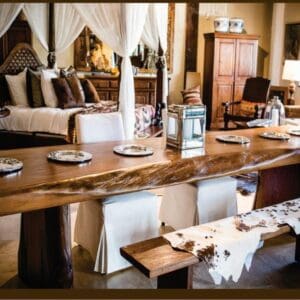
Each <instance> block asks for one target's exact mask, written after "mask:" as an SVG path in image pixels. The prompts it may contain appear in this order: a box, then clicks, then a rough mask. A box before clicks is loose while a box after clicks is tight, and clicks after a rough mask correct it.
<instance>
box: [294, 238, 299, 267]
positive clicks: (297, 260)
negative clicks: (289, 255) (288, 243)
mask: <svg viewBox="0 0 300 300" xmlns="http://www.w3.org/2000/svg"><path fill="white" fill-rule="evenodd" d="M295 261H296V262H299V263H300V234H299V235H296V250H295Z"/></svg>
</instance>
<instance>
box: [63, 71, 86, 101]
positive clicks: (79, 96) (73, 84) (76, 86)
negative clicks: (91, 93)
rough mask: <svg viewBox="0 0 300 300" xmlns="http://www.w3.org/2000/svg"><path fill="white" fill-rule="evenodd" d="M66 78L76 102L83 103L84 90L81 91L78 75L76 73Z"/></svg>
mask: <svg viewBox="0 0 300 300" xmlns="http://www.w3.org/2000/svg"><path fill="white" fill-rule="evenodd" d="M66 80H67V82H68V84H69V86H70V88H71V91H72V93H73V96H74V97H75V99H76V101H77V102H78V103H82V104H84V102H85V95H84V91H83V88H82V85H81V83H80V80H79V79H78V77H77V76H76V75H75V76H70V77H67V78H66Z"/></svg>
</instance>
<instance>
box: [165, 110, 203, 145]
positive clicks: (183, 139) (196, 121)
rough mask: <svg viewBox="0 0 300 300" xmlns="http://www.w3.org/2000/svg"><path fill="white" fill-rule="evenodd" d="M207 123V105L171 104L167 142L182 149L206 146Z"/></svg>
mask: <svg viewBox="0 0 300 300" xmlns="http://www.w3.org/2000/svg"><path fill="white" fill-rule="evenodd" d="M205 123H206V107H205V105H175V104H173V105H170V106H169V108H168V123H167V124H168V126H167V144H168V145H169V146H172V147H176V148H179V149H182V150H186V149H193V148H202V147H204V142H205Z"/></svg>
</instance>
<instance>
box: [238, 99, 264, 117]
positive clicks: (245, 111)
mask: <svg viewBox="0 0 300 300" xmlns="http://www.w3.org/2000/svg"><path fill="white" fill-rule="evenodd" d="M256 105H257V106H258V116H257V117H258V118H259V119H260V118H262V117H263V115H262V114H263V111H264V108H265V106H266V104H265V103H263V102H250V101H246V100H241V104H240V105H239V107H240V111H239V115H240V116H244V117H254V114H255V106H256Z"/></svg>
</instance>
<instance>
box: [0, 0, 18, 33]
mask: <svg viewBox="0 0 300 300" xmlns="http://www.w3.org/2000/svg"><path fill="white" fill-rule="evenodd" d="M22 8H23V3H0V37H2V35H3V34H4V33H5V32H6V31H7V30H8V29H9V27H10V25H11V24H12V22H13V21H14V20H15V18H16V17H17V16H18V14H19V13H20V11H21V9H22Z"/></svg>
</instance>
